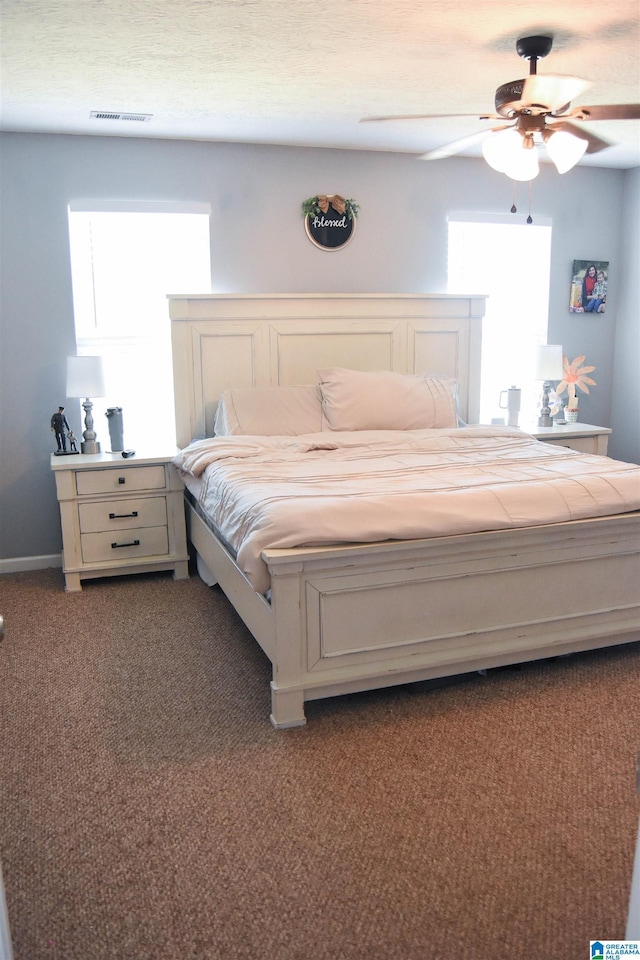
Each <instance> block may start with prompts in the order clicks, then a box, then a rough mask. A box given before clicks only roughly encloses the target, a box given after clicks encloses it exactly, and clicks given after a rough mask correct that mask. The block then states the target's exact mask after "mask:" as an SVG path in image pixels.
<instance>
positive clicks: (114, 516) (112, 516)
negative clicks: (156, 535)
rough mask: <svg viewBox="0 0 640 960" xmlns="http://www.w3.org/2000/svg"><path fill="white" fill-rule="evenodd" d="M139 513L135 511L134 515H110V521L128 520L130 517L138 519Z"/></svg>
mask: <svg viewBox="0 0 640 960" xmlns="http://www.w3.org/2000/svg"><path fill="white" fill-rule="evenodd" d="M137 516H138V511H137V510H134V511H133V513H110V514H109V520H128V519H129V517H137Z"/></svg>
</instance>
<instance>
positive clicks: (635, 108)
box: [563, 103, 640, 120]
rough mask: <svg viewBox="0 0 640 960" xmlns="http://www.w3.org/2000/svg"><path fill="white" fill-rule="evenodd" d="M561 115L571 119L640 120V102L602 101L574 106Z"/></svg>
mask: <svg viewBox="0 0 640 960" xmlns="http://www.w3.org/2000/svg"><path fill="white" fill-rule="evenodd" d="M563 116H565V117H570V118H571V119H572V120H640V103H608V104H604V103H603V104H596V105H595V106H592V107H574V109H573V110H570V111H569V112H568V113H565V114H563Z"/></svg>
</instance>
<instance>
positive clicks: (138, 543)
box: [111, 540, 140, 550]
mask: <svg viewBox="0 0 640 960" xmlns="http://www.w3.org/2000/svg"><path fill="white" fill-rule="evenodd" d="M139 546H140V541H139V540H134V541H133V542H132V543H112V544H111V549H112V550H117V549H118V547H139Z"/></svg>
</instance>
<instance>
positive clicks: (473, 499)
mask: <svg viewBox="0 0 640 960" xmlns="http://www.w3.org/2000/svg"><path fill="white" fill-rule="evenodd" d="M174 463H175V464H176V465H177V466H178V468H179V469H180V471H181V473H182V474H183V476H184V477H185V479H187V478H194V477H195V478H199V480H200V484H199V487H198V493H197V500H198V505H199V511H200V513H201V514H202V515H206V517H207V518H208V519H209V521H210V522H211V524H212V526H213V528H214V529H215V530H216V531H219V532H220V534H221V536H222V538H223V539H224V541H225V542H226V543H228V544H229V545H230V548H231V549H232V551H233V552H234V553H235V555H236V559H237V562H238V565H239V566H240V568H241V569H242V570H243V571H244V573H245V575H246V576H247V577H248V579H249V580H250V582H251V583H252V585H253V586H254V588H255V589H256V590H257V591H259V592H266V591H267V590H268V589H269V574H268V570H267V567H266V564H265V562H264V560H263V558H262V552H263V551H264V550H265V549H267V548H287V547H300V546H317V545H327V544H339V543H364V542H377V541H383V540H394V539H401V540H406V539H419V538H423V537H442V536H453V535H459V534H465V533H477V532H480V531H487V530H500V529H506V528H514V527H527V526H534V525H538V524H546V523H563V522H565V521H568V520H579V519H586V518H589V517H601V516H609V515H614V514H619V513H625V512H629V511H632V510H638V509H640V467H638V466H637V465H634V464H628V463H623V462H621V461H616V460H613V459H610V458H608V457H598V456H594V455H590V454H583V453H578V452H576V451H574V450H570V449H568V448H565V447H558V446H554V445H551V444H545V443H541V442H539V441H537V440H536V439H534V438H533V437H531V436H529V435H528V434H526V433H523V432H522V431H521V430H518V429H515V428H509V427H463V428H456V429H441V430H406V431H397V430H375V431H374V430H372V431H355V432H333V433H331V434H330V435H327V433H318V434H307V435H303V436H298V437H294V436H286V437H285V436H275V437H274V436H269V437H262V436H261V437H257V436H233V437H217V438H212V439H208V440H198V441H194V442H193V443H192V444H190V445H189V446H188V447H186V448H185V449H184V450H182V451H180V453H179V454H178V456H177V457H176V458H175V460H174Z"/></svg>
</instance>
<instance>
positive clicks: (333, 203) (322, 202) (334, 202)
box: [318, 193, 347, 214]
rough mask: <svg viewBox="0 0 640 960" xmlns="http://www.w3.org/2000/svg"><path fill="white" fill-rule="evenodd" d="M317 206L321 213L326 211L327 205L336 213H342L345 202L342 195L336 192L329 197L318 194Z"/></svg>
mask: <svg viewBox="0 0 640 960" xmlns="http://www.w3.org/2000/svg"><path fill="white" fill-rule="evenodd" d="M318 206H319V207H320V209H321V210H322V212H323V213H326V212H327V211H328V209H329V207H333V209H334V210H335V211H336V213H339V214H343V213H344V212H345V211H346V209H347V202H346V200H345V199H344V197H340V196H338V194H337V193H334V194H333V196H329V197H327V196H325V194H320V195H319V196H318Z"/></svg>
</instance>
